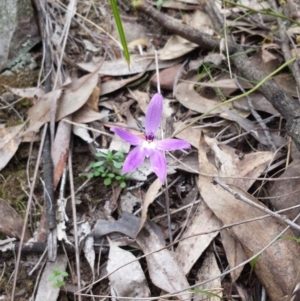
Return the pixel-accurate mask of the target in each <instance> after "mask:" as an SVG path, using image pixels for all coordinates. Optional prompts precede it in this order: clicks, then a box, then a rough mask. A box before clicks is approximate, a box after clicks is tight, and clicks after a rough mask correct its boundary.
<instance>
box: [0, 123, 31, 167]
mask: <svg viewBox="0 0 300 301" xmlns="http://www.w3.org/2000/svg"><path fill="white" fill-rule="evenodd" d="M24 125H25V124H21V125H16V126H12V127H8V128H1V129H0V170H1V169H3V168H4V167H5V166H6V165H7V163H8V162H9V161H10V159H11V158H12V157H13V156H14V154H15V153H16V151H17V150H18V148H19V145H20V143H21V141H22V138H21V134H20V132H21V130H22V129H23V127H24Z"/></svg>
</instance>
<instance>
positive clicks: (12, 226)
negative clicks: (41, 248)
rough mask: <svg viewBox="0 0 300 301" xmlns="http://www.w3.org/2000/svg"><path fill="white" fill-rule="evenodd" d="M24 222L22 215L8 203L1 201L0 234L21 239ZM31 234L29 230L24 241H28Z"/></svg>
mask: <svg viewBox="0 0 300 301" xmlns="http://www.w3.org/2000/svg"><path fill="white" fill-rule="evenodd" d="M23 225H24V220H23V219H22V218H21V217H20V215H19V214H18V213H17V212H16V211H15V210H14V209H13V208H12V207H11V206H9V205H8V203H6V202H5V201H4V200H2V199H0V232H1V233H3V234H5V235H7V236H10V237H15V238H17V239H20V238H21V235H22V229H23ZM30 238H31V234H30V232H29V230H28V229H26V231H25V236H24V241H25V242H26V241H28V240H29V239H30Z"/></svg>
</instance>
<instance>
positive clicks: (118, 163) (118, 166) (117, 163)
mask: <svg viewBox="0 0 300 301" xmlns="http://www.w3.org/2000/svg"><path fill="white" fill-rule="evenodd" d="M113 165H114V167H115V168H117V169H120V168H121V167H122V166H123V163H122V162H117V161H113Z"/></svg>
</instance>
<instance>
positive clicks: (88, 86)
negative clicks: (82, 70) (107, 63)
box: [26, 72, 98, 133]
mask: <svg viewBox="0 0 300 301" xmlns="http://www.w3.org/2000/svg"><path fill="white" fill-rule="evenodd" d="M97 82H98V74H97V72H95V73H92V74H88V75H85V76H83V77H81V78H79V79H77V80H75V81H74V82H72V83H71V84H69V85H68V86H66V87H65V92H64V93H63V95H62V96H61V98H60V99H59V101H58V106H57V111H56V121H58V120H61V119H62V118H63V117H65V116H67V115H70V114H72V113H73V112H75V111H77V110H78V109H79V108H81V107H82V106H83V105H84V104H85V103H86V101H87V100H88V98H89V96H90V95H91V93H92V92H93V90H94V88H95V86H96V85H97ZM58 93H59V91H52V92H49V93H47V94H46V95H45V96H44V97H42V98H41V100H40V101H39V102H38V103H36V104H35V105H34V106H33V107H31V108H30V109H29V111H28V118H29V120H30V125H29V128H28V129H27V131H26V133H28V132H32V131H38V130H39V129H40V127H41V126H42V125H43V124H45V123H46V122H49V121H50V114H51V113H50V110H51V106H52V100H53V98H55V97H57V94H58Z"/></svg>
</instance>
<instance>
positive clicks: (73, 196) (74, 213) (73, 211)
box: [68, 147, 81, 301]
mask: <svg viewBox="0 0 300 301" xmlns="http://www.w3.org/2000/svg"><path fill="white" fill-rule="evenodd" d="M71 149H72V148H71V147H70V152H69V158H68V165H69V180H70V190H71V200H72V215H73V227H74V240H75V258H76V272H77V287H78V290H80V289H81V277H80V275H81V273H80V256H79V255H80V254H79V253H80V251H79V241H78V239H79V238H78V232H77V218H76V201H75V190H74V179H73V167H72V151H71ZM78 299H79V301H80V300H81V296H80V295H79V296H78Z"/></svg>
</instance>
